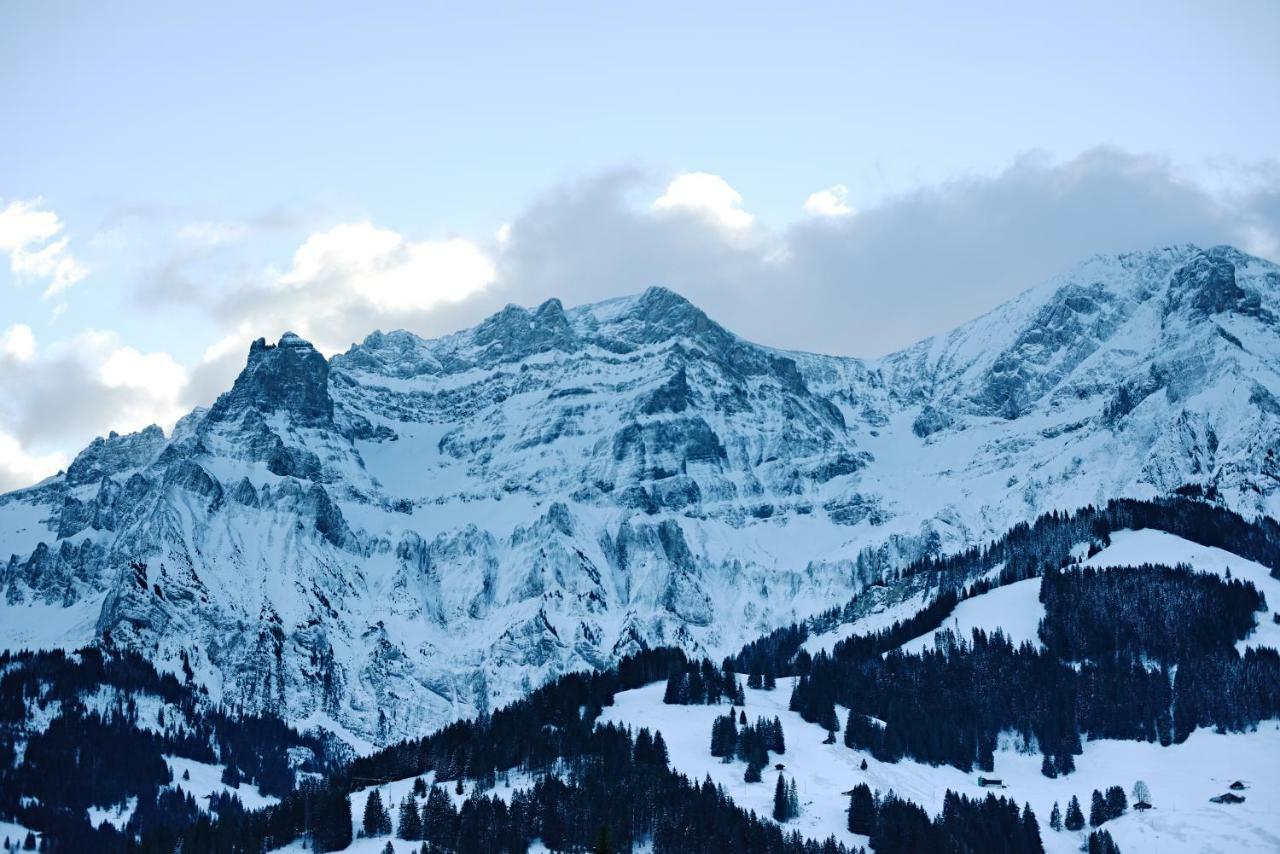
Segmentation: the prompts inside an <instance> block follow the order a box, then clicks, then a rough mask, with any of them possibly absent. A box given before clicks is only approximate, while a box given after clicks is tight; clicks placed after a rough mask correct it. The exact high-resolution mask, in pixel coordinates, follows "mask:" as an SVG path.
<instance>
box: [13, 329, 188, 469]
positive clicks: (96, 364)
mask: <svg viewBox="0 0 1280 854" xmlns="http://www.w3.org/2000/svg"><path fill="white" fill-rule="evenodd" d="M19 338H21V333H19ZM6 340H7V339H6ZM30 352H31V357H30V358H28V359H27V360H25V361H18V360H17V359H2V358H0V387H2V388H4V390H5V394H4V397H3V398H2V399H0V433H4V434H6V435H9V436H12V437H13V438H14V440H15V441H16V442H18V443H19V444H20V445H22V446H24V447H29V446H31V445H32V444H39V445H42V446H52V447H55V448H58V447H62V448H65V449H67V450H74V449H77V448H79V447H80V446H82V445H83V444H85V443H86V442H87V441H88V440H89V439H91V438H92V437H94V436H98V435H103V434H105V433H106V432H108V431H109V430H117V431H119V432H121V433H126V432H130V431H134V430H139V429H141V428H143V427H146V426H147V425H148V424H160V425H161V426H162V427H165V428H166V429H168V428H169V427H171V426H172V425H173V423H174V422H175V421H177V419H178V418H180V417H181V416H182V415H184V414H185V413H186V412H187V411H188V409H189V408H190V406H189V404H188V402H187V397H188V394H187V392H188V386H189V384H190V378H189V375H188V373H187V371H186V369H185V368H183V367H182V366H181V365H180V364H179V363H178V362H177V361H176V360H175V359H174V358H173V357H172V356H171V355H169V354H168V353H164V352H142V351H140V350H138V349H137V348H135V347H132V346H129V345H127V344H124V343H122V342H121V341H120V338H119V336H118V335H117V334H116V333H114V332H102V331H95V330H90V331H87V332H82V333H80V334H79V335H76V336H74V337H72V338H70V339H67V340H63V341H59V342H57V343H55V344H52V345H49V346H45V347H41V348H40V349H39V350H36V349H35V348H34V346H33V347H32V348H31V351H30ZM41 459H43V458H41Z"/></svg>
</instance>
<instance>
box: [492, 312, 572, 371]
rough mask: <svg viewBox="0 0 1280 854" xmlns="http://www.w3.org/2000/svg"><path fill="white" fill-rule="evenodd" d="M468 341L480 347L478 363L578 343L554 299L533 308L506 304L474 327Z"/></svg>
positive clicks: (564, 348)
mask: <svg viewBox="0 0 1280 854" xmlns="http://www.w3.org/2000/svg"><path fill="white" fill-rule="evenodd" d="M471 340H472V343H473V344H474V345H475V346H476V347H478V348H480V352H479V353H478V354H477V361H478V362H479V363H480V364H482V365H492V364H497V363H501V362H514V361H519V360H520V359H523V358H525V357H527V356H531V355H533V354H535V353H544V352H547V351H549V350H560V351H562V352H566V353H569V352H573V351H574V350H576V349H578V347H579V346H580V342H579V341H578V337H577V335H576V334H575V333H574V331H573V327H572V325H570V323H569V318H568V316H567V315H566V314H565V312H564V306H562V305H561V304H560V300H558V299H549V300H547V301H546V302H544V303H543V304H542V305H540V306H538V307H537V308H536V309H534V310H533V311H529V310H528V309H524V308H521V307H520V306H518V305H509V306H507V307H506V308H504V309H503V310H502V311H500V312H498V313H497V314H495V315H493V316H492V317H490V318H488V319H487V320H485V321H484V322H483V323H481V324H480V325H479V326H478V327H476V330H475V333H474V334H473V335H472V339H471Z"/></svg>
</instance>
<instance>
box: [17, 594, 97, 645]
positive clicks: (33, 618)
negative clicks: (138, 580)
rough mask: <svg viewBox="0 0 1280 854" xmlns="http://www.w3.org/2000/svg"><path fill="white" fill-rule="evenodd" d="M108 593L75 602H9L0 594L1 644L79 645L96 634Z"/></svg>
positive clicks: (89, 640) (88, 642) (84, 643)
mask: <svg viewBox="0 0 1280 854" xmlns="http://www.w3.org/2000/svg"><path fill="white" fill-rule="evenodd" d="M105 598H106V594H105V593H99V594H97V595H95V596H92V597H89V598H86V599H82V600H80V601H78V602H76V603H75V604H73V605H69V606H66V607H63V606H62V605H48V604H45V603H44V602H26V603H15V604H10V603H9V602H8V601H7V600H5V599H2V598H0V648H2V649H10V650H18V649H66V650H72V649H79V648H80V647H82V646H87V645H88V644H90V643H93V641H94V639H95V638H96V637H97V627H98V615H99V614H100V613H101V611H102V602H103V600H104V599H105Z"/></svg>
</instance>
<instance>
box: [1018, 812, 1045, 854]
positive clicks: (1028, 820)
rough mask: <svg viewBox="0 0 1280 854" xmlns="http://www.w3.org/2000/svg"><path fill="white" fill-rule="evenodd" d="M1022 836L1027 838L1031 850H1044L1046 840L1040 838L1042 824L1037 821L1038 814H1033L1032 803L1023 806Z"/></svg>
mask: <svg viewBox="0 0 1280 854" xmlns="http://www.w3.org/2000/svg"><path fill="white" fill-rule="evenodd" d="M1022 835H1023V836H1024V837H1026V840H1027V848H1028V849H1029V850H1031V851H1043V850H1044V840H1042V839H1041V838H1040V822H1039V821H1037V820H1036V814H1035V813H1034V812H1032V810H1031V804H1030V803H1023V805H1022Z"/></svg>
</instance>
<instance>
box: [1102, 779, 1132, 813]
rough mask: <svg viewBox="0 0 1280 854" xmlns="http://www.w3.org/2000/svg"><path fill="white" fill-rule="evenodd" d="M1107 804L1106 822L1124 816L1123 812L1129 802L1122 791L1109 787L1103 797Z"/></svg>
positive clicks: (1119, 788) (1117, 787) (1118, 787)
mask: <svg viewBox="0 0 1280 854" xmlns="http://www.w3.org/2000/svg"><path fill="white" fill-rule="evenodd" d="M1104 798H1105V800H1106V804H1107V820H1108V821H1110V820H1111V819H1113V818H1119V817H1120V816H1122V815H1124V812H1125V810H1127V809H1128V808H1129V801H1128V799H1127V798H1125V796H1124V789H1122V788H1121V787H1120V786H1111V787H1110V788H1108V789H1107V793H1106V795H1104Z"/></svg>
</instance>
